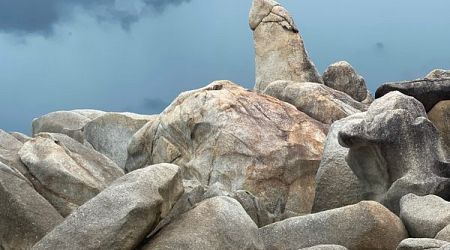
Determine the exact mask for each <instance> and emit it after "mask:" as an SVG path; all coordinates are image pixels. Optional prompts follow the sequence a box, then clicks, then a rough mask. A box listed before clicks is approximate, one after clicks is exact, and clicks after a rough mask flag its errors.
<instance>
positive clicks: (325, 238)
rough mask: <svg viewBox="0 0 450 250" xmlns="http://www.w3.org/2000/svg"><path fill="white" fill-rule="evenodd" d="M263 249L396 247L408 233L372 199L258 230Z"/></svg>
mask: <svg viewBox="0 0 450 250" xmlns="http://www.w3.org/2000/svg"><path fill="white" fill-rule="evenodd" d="M259 234H260V237H261V239H262V240H263V241H264V244H265V247H266V249H286V250H289V249H292V250H294V249H295V250H296V249H301V248H305V247H311V246H315V245H321V244H335V245H341V246H344V247H346V248H348V249H395V248H396V247H397V245H398V244H399V243H400V242H401V241H402V240H403V239H405V238H406V237H407V236H408V233H407V231H406V229H405V227H404V226H403V223H402V221H401V220H400V219H399V218H398V217H397V216H396V215H395V214H393V213H392V212H390V211H389V210H388V209H387V208H385V207H383V206H382V205H381V204H379V203H377V202H374V201H362V202H360V203H358V204H356V205H351V206H346V207H342V208H337V209H333V210H328V211H324V212H320V213H316V214H310V215H305V216H300V217H293V218H289V219H286V220H284V221H280V222H277V223H273V224H270V225H267V226H265V227H262V228H260V229H259Z"/></svg>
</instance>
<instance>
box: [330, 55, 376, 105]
mask: <svg viewBox="0 0 450 250" xmlns="http://www.w3.org/2000/svg"><path fill="white" fill-rule="evenodd" d="M322 77H323V82H324V83H325V85H326V86H328V87H330V88H333V89H335V90H338V91H341V92H343V93H346V94H348V95H349V96H351V97H352V98H353V99H355V100H356V101H358V102H362V101H364V100H365V99H366V98H367V95H370V93H369V91H368V90H367V86H366V81H365V80H364V78H363V77H362V76H360V75H358V73H356V71H355V69H353V67H352V65H350V64H349V63H348V62H346V61H340V62H337V63H333V64H331V65H330V66H328V68H327V69H326V70H325V73H323V76H322Z"/></svg>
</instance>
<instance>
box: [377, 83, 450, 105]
mask: <svg viewBox="0 0 450 250" xmlns="http://www.w3.org/2000/svg"><path fill="white" fill-rule="evenodd" d="M393 91H400V92H402V93H403V94H405V95H409V96H412V97H414V98H416V99H417V100H419V101H420V102H421V103H422V104H423V105H424V106H425V110H426V111H427V112H428V111H430V110H431V109H432V108H433V107H434V106H435V105H436V104H437V103H438V102H440V101H444V100H450V78H439V79H423V80H414V81H405V82H396V83H385V84H383V85H381V86H380V87H379V88H378V89H377V91H376V93H375V97H376V98H380V97H382V96H384V95H386V94H387V93H389V92H393Z"/></svg>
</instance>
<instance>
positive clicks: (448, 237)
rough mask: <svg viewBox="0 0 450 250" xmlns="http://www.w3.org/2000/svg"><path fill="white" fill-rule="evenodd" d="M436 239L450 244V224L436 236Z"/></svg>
mask: <svg viewBox="0 0 450 250" xmlns="http://www.w3.org/2000/svg"><path fill="white" fill-rule="evenodd" d="M435 238H436V239H438V240H445V241H449V242H450V224H449V225H447V226H446V227H444V229H442V230H441V231H439V232H438V233H437V234H436V237H435Z"/></svg>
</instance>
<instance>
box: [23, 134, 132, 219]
mask: <svg viewBox="0 0 450 250" xmlns="http://www.w3.org/2000/svg"><path fill="white" fill-rule="evenodd" d="M19 156H20V159H21V160H22V162H23V163H24V164H25V165H26V166H27V168H28V169H29V171H30V174H31V175H32V176H33V178H34V179H35V181H34V182H35V185H36V186H39V189H38V191H39V192H40V193H41V194H42V195H43V196H44V197H45V198H46V199H47V200H48V201H50V203H51V204H52V205H53V206H54V207H55V208H56V209H57V210H58V211H59V212H60V213H61V214H62V215H63V216H67V215H69V214H70V213H71V212H72V211H73V210H75V209H76V208H77V207H78V206H80V205H82V204H84V203H85V202H86V201H88V200H89V199H91V198H92V197H94V196H96V195H97V194H98V193H99V192H100V191H102V190H103V189H105V188H106V187H107V186H108V185H109V184H111V183H112V182H113V181H114V180H115V179H117V178H119V177H121V176H122V175H123V174H124V173H123V171H122V170H121V169H120V168H119V167H118V166H117V165H116V164H115V163H114V162H113V161H111V160H110V159H108V158H107V157H106V156H104V155H102V154H100V153H98V152H97V151H95V150H93V149H90V148H88V147H86V146H84V145H82V144H81V143H79V142H78V141H75V140H74V139H72V138H70V137H68V136H66V135H63V134H50V133H41V134H38V135H37V136H36V137H35V138H33V139H32V140H30V141H28V142H26V143H25V144H24V145H23V147H22V148H21V149H20V151H19Z"/></svg>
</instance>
